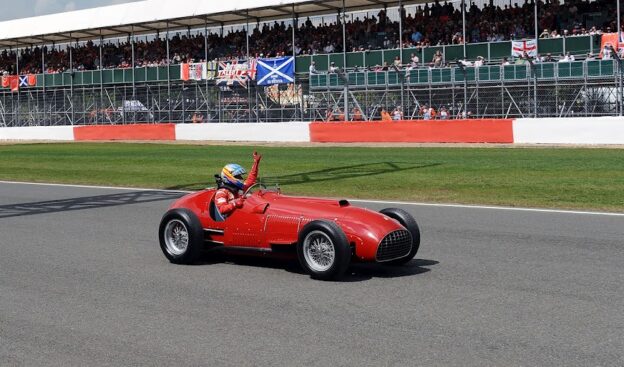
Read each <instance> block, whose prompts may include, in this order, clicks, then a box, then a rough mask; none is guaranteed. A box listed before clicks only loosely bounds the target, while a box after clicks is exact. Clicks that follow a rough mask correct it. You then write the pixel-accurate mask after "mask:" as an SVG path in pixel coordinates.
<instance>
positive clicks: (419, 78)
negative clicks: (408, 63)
mask: <svg viewBox="0 0 624 367" xmlns="http://www.w3.org/2000/svg"><path fill="white" fill-rule="evenodd" d="M408 81H409V82H410V83H413V84H428V83H429V69H416V70H411V71H410V73H409V78H408Z"/></svg>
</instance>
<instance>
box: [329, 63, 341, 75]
mask: <svg viewBox="0 0 624 367" xmlns="http://www.w3.org/2000/svg"><path fill="white" fill-rule="evenodd" d="M338 70H340V69H339V68H338V67H337V66H336V63H335V62H333V61H332V62H331V64H329V73H330V74H337V73H338Z"/></svg>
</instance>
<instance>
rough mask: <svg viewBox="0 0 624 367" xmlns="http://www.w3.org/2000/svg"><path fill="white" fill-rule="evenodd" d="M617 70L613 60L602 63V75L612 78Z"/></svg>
mask: <svg viewBox="0 0 624 367" xmlns="http://www.w3.org/2000/svg"><path fill="white" fill-rule="evenodd" d="M616 70H617V66H616V65H615V61H613V60H604V61H600V75H602V76H612V75H613V74H615V71H616Z"/></svg>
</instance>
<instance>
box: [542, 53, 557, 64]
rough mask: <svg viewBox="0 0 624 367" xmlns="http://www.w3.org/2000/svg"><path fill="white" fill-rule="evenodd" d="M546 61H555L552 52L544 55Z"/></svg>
mask: <svg viewBox="0 0 624 367" xmlns="http://www.w3.org/2000/svg"><path fill="white" fill-rule="evenodd" d="M544 62H555V59H553V57H552V55H551V54H550V52H549V53H547V54H546V57H544Z"/></svg>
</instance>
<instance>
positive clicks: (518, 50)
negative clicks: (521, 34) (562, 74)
mask: <svg viewBox="0 0 624 367" xmlns="http://www.w3.org/2000/svg"><path fill="white" fill-rule="evenodd" d="M525 52H526V53H527V55H529V57H535V56H537V41H536V40H534V39H531V40H522V41H511V56H514V57H518V56H522V55H523V54H524V53H525Z"/></svg>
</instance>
